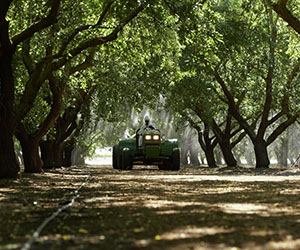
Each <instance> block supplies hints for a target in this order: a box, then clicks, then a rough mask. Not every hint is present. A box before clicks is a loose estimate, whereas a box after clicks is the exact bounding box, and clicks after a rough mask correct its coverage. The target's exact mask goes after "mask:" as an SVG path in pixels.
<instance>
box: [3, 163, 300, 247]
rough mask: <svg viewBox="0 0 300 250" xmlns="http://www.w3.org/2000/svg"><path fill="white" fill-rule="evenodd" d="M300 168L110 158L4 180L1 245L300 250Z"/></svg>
mask: <svg viewBox="0 0 300 250" xmlns="http://www.w3.org/2000/svg"><path fill="white" fill-rule="evenodd" d="M299 195H300V170H299V169H288V170H280V169H269V170H254V169H245V168H221V169H208V168H184V167H183V168H182V169H181V170H180V171H178V172H171V171H159V170H157V169H156V168H151V167H136V168H134V169H133V170H132V171H118V170H113V169H112V167H111V166H85V167H72V168H69V169H55V170H51V171H48V172H46V173H44V174H30V175H29V174H22V175H21V176H20V177H19V178H18V179H14V180H0V249H55V250H58V249H64V250H65V249H300V201H299V200H300V199H299Z"/></svg>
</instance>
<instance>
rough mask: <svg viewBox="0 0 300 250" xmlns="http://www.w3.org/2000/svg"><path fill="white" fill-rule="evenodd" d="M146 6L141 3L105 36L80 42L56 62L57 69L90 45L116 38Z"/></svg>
mask: <svg viewBox="0 0 300 250" xmlns="http://www.w3.org/2000/svg"><path fill="white" fill-rule="evenodd" d="M145 6H146V3H145V4H141V5H139V6H138V7H137V8H136V9H135V10H134V11H132V12H131V13H130V14H129V15H128V16H126V17H125V18H124V19H123V20H122V21H121V22H120V24H119V25H118V26H117V27H116V28H115V29H114V30H113V31H112V32H111V33H110V34H109V35H107V36H105V37H96V38H92V39H90V40H87V41H84V42H82V43H80V44H79V45H78V46H77V47H75V48H73V49H72V50H70V51H69V53H66V54H65V55H64V56H62V58H61V59H60V60H59V61H58V62H57V63H56V64H55V69H58V68H60V67H62V66H63V65H65V64H66V63H67V62H68V61H70V60H72V59H73V58H74V57H75V56H77V55H79V54H80V53H81V52H82V51H84V50H86V49H88V48H90V47H95V46H98V45H102V44H105V43H108V42H111V41H113V40H116V39H117V35H118V33H119V32H120V31H121V30H122V29H123V28H124V27H125V25H126V24H128V23H129V22H130V21H131V20H132V19H134V18H135V17H136V16H137V15H138V14H139V13H140V12H141V11H142V10H143V9H144V8H145ZM57 56H59V55H55V56H54V58H55V57H57Z"/></svg>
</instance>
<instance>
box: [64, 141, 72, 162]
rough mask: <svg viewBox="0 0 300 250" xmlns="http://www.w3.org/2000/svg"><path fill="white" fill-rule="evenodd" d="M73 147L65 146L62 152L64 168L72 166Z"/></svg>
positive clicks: (70, 145)
mask: <svg viewBox="0 0 300 250" xmlns="http://www.w3.org/2000/svg"><path fill="white" fill-rule="evenodd" d="M74 148H75V146H74V145H72V144H69V143H68V144H66V146H65V147H64V150H63V161H64V162H63V166H64V167H71V166H72V152H73V150H74Z"/></svg>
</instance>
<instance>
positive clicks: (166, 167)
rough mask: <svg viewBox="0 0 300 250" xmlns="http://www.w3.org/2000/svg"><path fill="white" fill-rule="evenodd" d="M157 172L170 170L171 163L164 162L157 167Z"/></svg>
mask: <svg viewBox="0 0 300 250" xmlns="http://www.w3.org/2000/svg"><path fill="white" fill-rule="evenodd" d="M158 168H159V170H170V168H171V161H170V160H168V161H164V162H163V164H162V165H158Z"/></svg>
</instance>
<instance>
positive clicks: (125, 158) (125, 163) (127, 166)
mask: <svg viewBox="0 0 300 250" xmlns="http://www.w3.org/2000/svg"><path fill="white" fill-rule="evenodd" d="M122 169H123V170H131V169H132V162H131V156H130V151H129V149H123V152H122Z"/></svg>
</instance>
